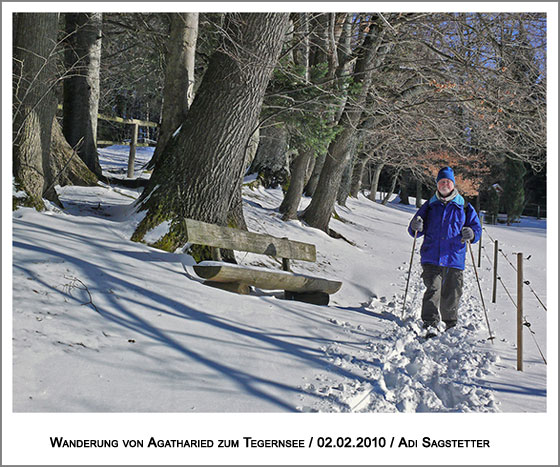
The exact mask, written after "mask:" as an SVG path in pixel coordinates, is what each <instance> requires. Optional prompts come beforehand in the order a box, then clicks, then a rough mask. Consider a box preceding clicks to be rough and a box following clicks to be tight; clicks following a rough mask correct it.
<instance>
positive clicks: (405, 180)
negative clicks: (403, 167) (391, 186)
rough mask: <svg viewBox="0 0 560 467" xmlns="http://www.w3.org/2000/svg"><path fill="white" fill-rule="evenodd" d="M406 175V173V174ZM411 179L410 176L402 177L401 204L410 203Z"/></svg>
mask: <svg viewBox="0 0 560 467" xmlns="http://www.w3.org/2000/svg"><path fill="white" fill-rule="evenodd" d="M405 173H406V172H405ZM409 187H410V177H409V176H408V174H406V175H403V176H401V177H400V190H399V197H400V199H401V200H400V201H399V203H400V204H405V205H407V206H408V205H409V204H410V202H409V200H408V198H410V190H409Z"/></svg>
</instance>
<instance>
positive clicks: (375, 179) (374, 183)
mask: <svg viewBox="0 0 560 467" xmlns="http://www.w3.org/2000/svg"><path fill="white" fill-rule="evenodd" d="M384 166H385V164H375V169H374V170H373V176H372V177H371V188H370V190H369V199H371V200H372V201H375V200H376V198H377V190H378V186H379V176H380V175H381V171H382V170H383V167H384Z"/></svg>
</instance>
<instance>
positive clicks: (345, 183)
mask: <svg viewBox="0 0 560 467" xmlns="http://www.w3.org/2000/svg"><path fill="white" fill-rule="evenodd" d="M351 153H352V151H351ZM353 165H354V157H352V155H350V157H349V158H348V162H347V163H346V167H345V168H344V170H343V171H342V177H341V179H340V185H339V187H338V193H337V194H336V202H337V204H338V205H339V206H346V200H347V199H348V195H349V194H350V183H351V179H352V166H353Z"/></svg>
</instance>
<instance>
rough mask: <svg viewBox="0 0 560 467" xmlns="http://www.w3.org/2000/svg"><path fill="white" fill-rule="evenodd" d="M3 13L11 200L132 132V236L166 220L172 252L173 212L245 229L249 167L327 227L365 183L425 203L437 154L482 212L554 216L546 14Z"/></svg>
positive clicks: (71, 180)
mask: <svg viewBox="0 0 560 467" xmlns="http://www.w3.org/2000/svg"><path fill="white" fill-rule="evenodd" d="M13 25H14V35H13V37H14V43H13V97H14V100H13V141H14V145H13V148H14V152H13V175H14V182H15V184H16V188H17V189H18V190H24V191H25V192H26V193H27V195H28V196H27V198H26V199H25V200H23V199H22V198H18V199H15V198H14V205H16V204H21V203H22V202H23V203H25V204H26V205H32V206H36V207H37V208H39V209H41V207H42V198H46V199H49V200H51V201H55V202H56V201H57V194H56V191H55V189H54V187H55V186H56V185H65V184H95V183H96V181H97V180H98V179H103V178H104V176H103V175H102V173H101V169H100V166H99V160H98V153H97V149H98V147H101V146H102V145H103V144H112V143H115V142H123V141H126V142H130V141H131V140H134V141H137V143H138V144H150V145H155V146H156V149H155V153H154V157H153V159H152V160H151V161H150V162H149V164H148V165H147V167H146V168H145V169H146V171H147V173H149V174H151V175H150V177H149V179H148V180H146V181H145V184H146V186H145V189H144V192H143V194H142V196H141V198H140V201H139V203H138V210H139V211H145V212H146V215H145V217H144V218H143V220H142V221H141V222H140V224H139V225H138V228H137V229H136V232H135V233H134V235H133V239H134V240H139V241H141V240H142V239H143V238H144V235H145V233H146V232H147V231H149V230H150V229H152V228H154V227H155V226H157V225H159V224H161V223H162V222H169V223H170V225H171V227H170V229H169V232H168V233H167V234H166V235H165V236H164V237H163V238H162V239H160V241H159V242H158V244H157V245H156V246H159V247H161V248H164V249H167V250H173V249H175V248H176V247H177V246H178V245H180V244H181V243H182V240H181V238H182V234H183V232H182V231H181V229H182V227H181V225H182V224H181V223H180V219H182V218H183V217H191V218H195V219H199V220H203V221H206V222H211V223H218V224H222V225H225V224H229V225H234V226H237V227H240V228H246V224H245V220H244V218H243V212H242V209H241V180H242V178H243V177H244V176H245V175H246V174H249V173H255V174H257V175H258V177H257V179H256V181H255V183H260V184H262V185H264V186H265V187H276V186H281V187H282V188H283V191H284V194H285V197H284V200H283V202H282V204H281V205H280V207H279V208H280V211H281V212H282V213H283V215H284V219H286V220H287V219H293V218H296V217H299V218H300V219H302V220H303V221H305V222H306V223H307V224H308V225H310V226H312V227H316V228H319V229H321V230H323V231H325V232H329V231H330V229H329V220H330V219H331V218H332V216H333V215H336V205H337V204H338V205H344V203H345V202H346V199H347V198H348V197H349V196H352V197H356V196H357V194H358V192H359V191H360V190H364V192H365V193H367V194H368V195H369V196H370V197H371V199H372V200H375V197H376V195H377V193H378V192H379V191H381V192H385V193H387V196H385V197H384V199H382V200H381V201H382V202H384V203H386V202H387V201H388V199H389V196H390V194H391V193H399V194H400V199H401V202H402V203H408V197H409V195H410V196H413V197H415V198H416V199H417V200H421V199H422V196H424V198H425V197H426V196H427V195H428V194H429V193H430V191H431V190H433V188H434V185H433V179H434V175H435V173H436V171H437V169H438V168H439V167H440V166H442V165H452V166H453V167H454V168H455V169H456V172H457V173H458V178H457V182H458V187H459V189H460V191H462V192H463V194H464V195H465V196H467V197H468V198H469V200H470V201H472V202H473V203H475V204H476V206H477V208H478V209H479V210H480V209H482V210H485V211H486V213H487V214H488V216H487V218H486V221H489V222H492V221H494V222H495V221H496V220H497V215H498V213H505V214H506V215H507V219H506V220H505V221H507V223H508V224H509V223H511V222H515V221H516V220H517V219H519V217H520V216H521V214H526V215H533V216H535V215H537V216H545V215H546V111H547V107H546V85H547V80H546V14H545V13H542V14H541V13H496V14H488V13H386V14H381V13H375V14H373V13H331V12H329V13H253V14H240V13H63V14H58V13H16V14H14V16H13ZM30 31H33V33H30ZM98 114H100V115H102V116H104V117H107V118H104V119H99V120H98ZM123 119H125V120H127V119H128V122H129V123H131V122H132V120H131V119H136V120H139V121H140V124H139V125H127V124H124V123H123ZM148 122H153V123H154V124H152V125H151V126H148ZM135 132H137V133H135ZM75 153H77V155H78V156H79V157H73V155H74V154H75ZM304 195H305V196H309V197H311V198H312V200H311V203H310V204H309V206H308V207H307V208H306V209H305V211H303V212H298V206H299V202H300V200H301V197H302V196H304ZM330 233H331V234H333V235H334V232H332V231H330Z"/></svg>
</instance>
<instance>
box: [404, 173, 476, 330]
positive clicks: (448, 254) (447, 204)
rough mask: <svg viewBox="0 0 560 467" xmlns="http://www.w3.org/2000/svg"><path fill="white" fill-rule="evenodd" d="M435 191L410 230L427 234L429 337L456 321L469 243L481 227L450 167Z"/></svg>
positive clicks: (426, 324)
mask: <svg viewBox="0 0 560 467" xmlns="http://www.w3.org/2000/svg"><path fill="white" fill-rule="evenodd" d="M436 182H437V190H436V193H435V194H434V195H433V196H432V197H431V198H430V199H429V200H428V201H426V202H425V203H424V204H423V205H422V207H421V208H420V209H419V210H418V212H417V213H416V215H415V216H414V217H413V218H412V220H411V222H410V224H409V227H408V232H409V234H410V235H412V236H414V234H415V233H416V235H417V236H420V237H421V236H424V242H423V244H422V248H421V249H420V256H421V263H422V280H423V281H424V285H425V286H426V292H425V293H424V297H423V300H422V321H423V322H424V324H423V326H424V328H425V329H427V330H428V337H430V336H432V335H435V334H437V332H438V330H439V329H441V326H439V324H440V321H443V322H444V323H445V329H446V330H447V329H449V328H451V327H453V326H455V324H457V310H458V308H459V300H460V298H461V295H462V293H463V270H464V269H465V254H466V250H467V245H466V242H472V243H476V242H477V241H478V240H479V239H480V234H481V232H482V227H481V225H480V220H479V219H478V214H477V213H476V211H475V209H474V208H473V206H472V205H471V204H466V202H465V199H464V198H463V197H462V196H461V195H460V194H459V192H458V191H457V189H456V188H455V175H454V173H453V169H452V168H451V167H444V168H442V169H441V170H440V171H439V173H438V175H437V179H436ZM440 317H441V320H440Z"/></svg>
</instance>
